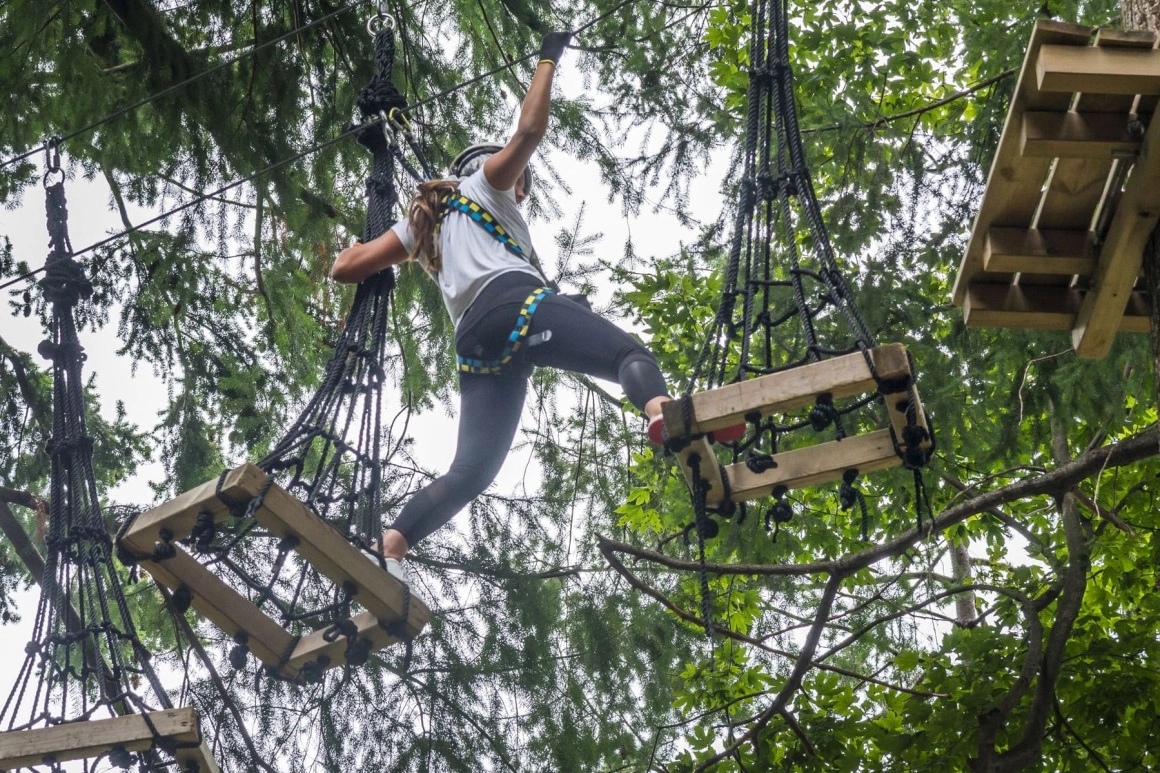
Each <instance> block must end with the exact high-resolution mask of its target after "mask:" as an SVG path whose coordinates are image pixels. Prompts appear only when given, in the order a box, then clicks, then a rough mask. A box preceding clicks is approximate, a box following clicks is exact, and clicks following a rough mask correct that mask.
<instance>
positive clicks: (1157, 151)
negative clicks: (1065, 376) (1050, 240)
mask: <svg viewBox="0 0 1160 773" xmlns="http://www.w3.org/2000/svg"><path fill="white" fill-rule="evenodd" d="M1158 221H1160V121H1157V120H1155V118H1153V120H1152V121H1151V122H1150V123H1149V126H1148V129H1147V131H1146V132H1145V134H1144V141H1143V144H1142V146H1141V149H1140V157H1139V159H1138V160H1137V161H1136V164H1135V166H1133V167H1132V171H1131V173H1130V175H1129V177H1128V182H1127V184H1125V185H1124V192H1123V194H1122V195H1121V196H1120V199H1119V201H1118V202H1117V204H1116V213H1115V215H1113V216H1112V221H1111V224H1110V225H1109V226H1108V232H1107V235H1106V236H1105V237H1104V243H1103V246H1102V248H1101V249H1100V257H1099V261H1098V264H1097V269H1096V272H1095V274H1094V276H1093V279H1092V284H1091V292H1089V293H1087V294H1086V295H1085V296H1084V299H1083V304H1082V305H1081V306H1080V310H1079V314H1077V315H1076V318H1075V326H1074V327H1073V328H1072V336H1071V342H1072V346H1073V347H1074V348H1075V353H1076V354H1077V355H1079V356H1080V357H1088V358H1099V357H1104V356H1106V355H1107V353H1108V351H1109V350H1110V349H1111V348H1112V341H1113V340H1114V339H1115V336H1116V332H1117V331H1118V330H1119V329H1120V326H1121V321H1122V318H1123V317H1124V315H1125V313H1126V310H1127V307H1128V304H1129V303H1130V301H1131V298H1132V295H1133V292H1132V286H1133V285H1134V284H1135V282H1136V277H1137V276H1138V275H1139V274H1140V269H1141V267H1142V265H1143V253H1144V244H1145V242H1147V240H1148V237H1149V235H1150V234H1151V233H1152V230H1153V229H1154V228H1155V227H1156V223H1157V222H1158Z"/></svg>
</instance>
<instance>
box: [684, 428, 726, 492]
mask: <svg viewBox="0 0 1160 773" xmlns="http://www.w3.org/2000/svg"><path fill="white" fill-rule="evenodd" d="M676 453H677V464H679V465H680V466H681V472H683V473H684V475H685V482H686V483H688V484H689V491H690V493H691V492H692V491H693V484H694V477H693V465H692V458H693V457H696V459H697V464H698V469H699V471H700V476H701V479H702V480H704V481H706V482H707V483H708V484H709V491H708V492H707V494H706V496H705V504H706V506H708V507H719V506H720V505H721V504H722V503H723V502H724V501H725V483H724V481H723V480H722V479H721V464H720V463H719V462H718V461H717V454H716V453H714V452H713V445H712V443H710V442H709V440H708V438H704V437H699V438H693V439H692V440H690V441H689V444H688V445H686V446H685V447H684V448H682V449H681V450H680V451H677V452H676Z"/></svg>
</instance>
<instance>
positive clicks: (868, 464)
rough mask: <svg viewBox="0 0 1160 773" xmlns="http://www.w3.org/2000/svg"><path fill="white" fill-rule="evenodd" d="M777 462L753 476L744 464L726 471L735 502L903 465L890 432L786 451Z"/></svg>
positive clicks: (880, 431) (885, 431) (879, 432)
mask: <svg viewBox="0 0 1160 773" xmlns="http://www.w3.org/2000/svg"><path fill="white" fill-rule="evenodd" d="M773 458H774V461H776V462H777V467H774V468H773V469H771V470H766V471H765V472H760V473H757V472H753V471H752V470H750V469H749V468H748V467H746V466H745V464H743V463H738V464H731V465H729V466H728V467H726V468H725V473H726V475H728V476H729V489H730V491H731V492H732V499H733V501H734V502H743V501H746V500H751V499H761V498H763V497H768V496H770V495H771V494H772V493H773V490H774V489H775V488H777V487H778V486H785V487H786V488H788V489H797V488H805V487H808V486H818V485H821V484H824V483H832V482H834V481H838V480H841V479H842V475H843V474H844V473H845V472H846V470H848V469H851V468H854V469H857V470H858V472H859V473H860V474H867V473H871V472H877V471H878V470H886V469H889V468H891V467H898V466H899V465H901V464H902V460H901V459H900V458H899V457H898V454H896V453H895V452H894V443H893V441H892V440H891V437H890V430H888V429H881V430H878V431H876V432H870V433H867V434H865V435H858V436H856V437H849V438H846V439H845V440H831V441H830V442H828V443H820V444H818V445H816V446H809V447H807V448H799V449H795V450H793V451H785V452H783V453H780V454H775V455H774V457H773Z"/></svg>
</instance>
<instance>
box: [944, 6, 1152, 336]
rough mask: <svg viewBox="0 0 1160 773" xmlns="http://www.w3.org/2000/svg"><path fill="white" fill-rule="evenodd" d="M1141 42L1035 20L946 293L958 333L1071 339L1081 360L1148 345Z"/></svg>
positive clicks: (1147, 96) (1147, 157) (1144, 38)
mask: <svg viewBox="0 0 1160 773" xmlns="http://www.w3.org/2000/svg"><path fill="white" fill-rule="evenodd" d="M1155 46H1156V35H1155V33H1153V32H1151V31H1134V32H1120V31H1115V30H1106V29H1095V28H1092V27H1084V26H1080V25H1077V24H1065V23H1062V22H1056V21H1048V20H1043V19H1040V20H1039V21H1037V22H1036V24H1035V29H1034V30H1033V31H1032V33H1031V40H1030V42H1029V43H1028V46H1027V55H1026V57H1025V59H1024V61H1023V69H1022V71H1021V73H1020V75H1019V82H1018V84H1017V85H1016V87H1015V91H1014V95H1013V97H1012V99H1011V105H1010V107H1009V109H1008V113H1007V120H1006V123H1005V125H1004V127H1003V133H1002V135H1001V137H1000V139H999V147H998V149H997V150H996V152H995V158H994V161H993V162H992V164H991V172H990V176H989V178H988V180H987V187H986V190H985V191H984V193H983V199H982V202H981V204H980V205H979V213H978V215H977V217H976V219H975V224H974V228H973V229H972V231H971V236H970V240H969V241H968V243H967V249H966V253H965V254H964V256H963V260H962V264H961V265H960V267H959V274H958V278H957V279H956V281H955V287H954V296H953V297H954V302H955V304H956V305H959V306H962V307H963V315H964V318H965V320H966V323H967V324H968V325H971V326H978V327H1002V328H1034V329H1045V330H1070V331H1071V338H1072V346H1073V347H1074V348H1075V351H1076V354H1078V355H1079V356H1081V357H1092V358H1099V357H1103V356H1105V355H1106V354H1107V353H1108V350H1109V349H1110V348H1111V345H1112V341H1113V340H1114V339H1115V336H1116V333H1117V332H1135V333H1141V332H1147V330H1148V315H1149V313H1150V309H1151V300H1150V299H1149V298H1148V296H1147V293H1146V292H1144V291H1143V290H1142V289H1141V288H1140V282H1139V276H1140V269H1141V263H1142V255H1143V250H1144V244H1145V242H1146V241H1147V239H1148V236H1149V235H1150V234H1151V233H1152V230H1153V228H1155V226H1156V223H1157V222H1158V221H1160V152H1157V150H1156V148H1157V146H1158V145H1160V121H1155V120H1153V117H1154V114H1155V112H1156V107H1157V105H1158V104H1160V51H1157V50H1156V47H1155Z"/></svg>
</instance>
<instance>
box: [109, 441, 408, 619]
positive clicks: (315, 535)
mask: <svg viewBox="0 0 1160 773" xmlns="http://www.w3.org/2000/svg"><path fill="white" fill-rule="evenodd" d="M267 478H268V476H267V475H266V473H265V472H263V471H262V470H261V469H260V468H259V467H257V466H256V465H253V464H248V463H247V464H243V465H241V466H239V467H237V468H236V469H234V470H231V471H230V472H229V473H228V474H227V475H226V477H225V483H224V485H223V487H222V497H224V498H226V499H227V500H230V501H231V502H235V503H238V504H244V503H248V502H249V501H250V500H252V499H253V498H254V497H255V496H257V494H258V493H259V492H260V491H261V490H262V489H263V487H265V486H266V485H267ZM216 492H217V480H216V479H215V480H213V481H209V482H207V483H205V484H203V485H201V486H198V487H197V488H195V489H191V490H190V491H187V492H185V493H184V494H182V495H181V496H179V497H177V498H176V499H173V500H171V501H169V502H166V503H165V504H163V505H161V506H159V507H156V508H153V509H152V510H149V511H148V512H145V513H142V514H141V515H139V516H138V517H137V518H136V519H135V520H134V522H133V523H132V524H131V525H130V527H129V528H128V529H127V530H126V532H125V534H124V535H123V536H122V538H121V544H122V545H123V546H124V547H126V548H128V549H129V550H130V552H132V553H133V554H134V555H137V556H139V557H145V558H147V557H148V556H149V554H150V553H151V552H152V551H153V545H154V543H155V542H156V541H157V539H158V538H159V535H160V533H161V530H162V529H168V530H169V531H170V532H172V533H173V534H174V535H175V539H180V538H182V537H185V536H188V535H189V533H190V530H191V529H192V526H193V523H194V521H195V520H196V518H197V515H198V513H201V512H209V513H212V514H213V516H214V520H215V522H220V521H222V520H225V519H226V518H227V517H229V507H228V506H227V505H226V504H224V503H223V502H222V501H221V498H219V497H218V495H217V493H216ZM254 519H255V520H256V521H257V522H258V523H259V524H260V525H261V526H262V527H263V528H265V529H266V530H267V531H269V532H270V533H271V534H273V535H275V536H277V537H280V538H281V537H294V538H296V539H297V541H298V544H297V547H295V552H296V553H297V554H298V555H299V556H301V557H302V558H303V559H304V560H305V561H307V562H308V563H309V564H310V565H311V566H313V567H314V568H315V569H317V570H318V571H319V572H320V573H322V574H323V575H325V576H326V577H328V578H329V579H331V580H332V581H334V582H335V583H336V584H342V583H346V582H351V583H354V585H355V586H356V587H357V592H356V601H357V603H358V604H360V605H362V606H363V607H365V608H366V609H368V610H369V611H371V612H372V613H374V614H375V615H377V616H378V618H379V619H380V620H384V621H391V620H394V619H395V618H397V617H398V616H399V614H400V613H401V610H402V599H403V589H402V586H401V585H400V584H399V582H398V580H396V579H395V578H393V577H391V576H390V575H389V574H387V573H386V572H385V571H383V569H382V568H381V567H379V566H377V565H375V564H374V563H373V562H372V561H371V560H370V559H369V557H368V555H367V554H366V553H364V552H363V551H361V550H359V549H358V548H357V547H355V546H354V545H352V544H351V543H350V541H349V540H348V539H347V538H346V537H345V536H343V535H342V534H340V533H339V532H338V530H337V529H335V528H334V527H333V526H331V525H330V524H329V523H327V522H326V521H324V520H322V519H321V518H319V517H318V516H317V515H316V514H315V513H314V512H312V511H311V510H310V509H309V508H307V507H306V506H305V505H303V504H302V503H301V502H300V501H299V500H298V499H297V498H295V497H294V496H292V495H291V494H289V493H288V492H287V491H286V490H285V489H283V488H282V487H281V486H279V485H277V484H276V483H274V484H270V485H269V487H268V489H267V491H266V494H265V496H264V497H263V499H262V504H261V506H260V507H258V508H257V509H256V510H255V512H254ZM191 587H193V586H191ZM195 592H196V591H195ZM215 592H216V591H215ZM416 602H417V603H416ZM429 614H430V612H429V610H428V609H427V607H426V605H424V604H423V603H422V602H418V600H417V599H414V600H412V603H411V608H410V618H409V619H408V621H407V625H408V626H409V627H410V628H413V629H414V630H415V631H419V630H422V628H423V626H425V625H426V623H427V619H428V616H429Z"/></svg>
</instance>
